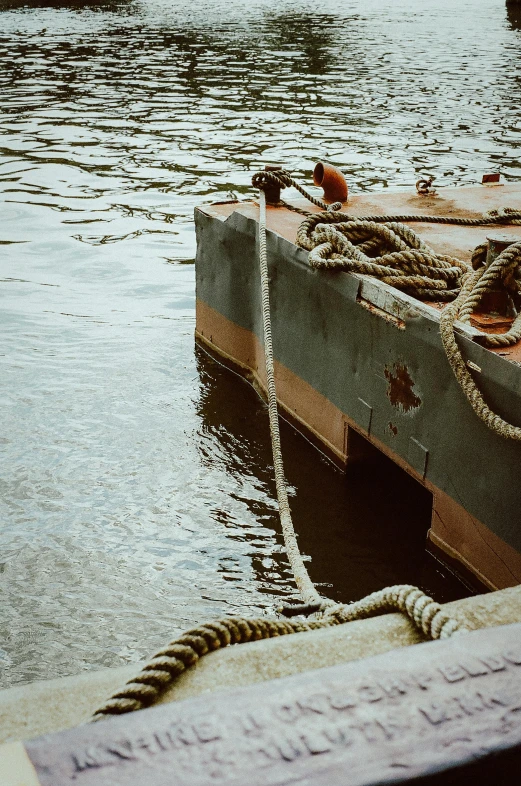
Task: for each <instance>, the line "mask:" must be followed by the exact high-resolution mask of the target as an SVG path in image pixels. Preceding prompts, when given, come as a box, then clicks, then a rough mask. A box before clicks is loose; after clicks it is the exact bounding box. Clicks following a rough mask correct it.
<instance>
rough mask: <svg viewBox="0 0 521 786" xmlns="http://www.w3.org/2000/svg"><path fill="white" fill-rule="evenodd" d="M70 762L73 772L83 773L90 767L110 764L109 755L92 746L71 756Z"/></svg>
mask: <svg viewBox="0 0 521 786" xmlns="http://www.w3.org/2000/svg"><path fill="white" fill-rule="evenodd" d="M72 760H73V763H74V771H75V772H83V770H88V769H90V768H91V767H104V766H105V765H106V764H111V763H112V760H111V757H110V755H109V754H107V752H106V751H104V750H103V749H102V748H99V747H97V746H94V745H93V746H91V747H89V748H86V749H85V750H84V751H81V752H80V753H75V754H73V757H72Z"/></svg>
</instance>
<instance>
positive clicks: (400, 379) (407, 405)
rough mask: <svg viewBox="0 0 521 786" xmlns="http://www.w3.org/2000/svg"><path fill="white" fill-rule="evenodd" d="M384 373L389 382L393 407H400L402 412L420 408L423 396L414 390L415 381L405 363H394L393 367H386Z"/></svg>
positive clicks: (388, 389)
mask: <svg viewBox="0 0 521 786" xmlns="http://www.w3.org/2000/svg"><path fill="white" fill-rule="evenodd" d="M384 374H385V378H386V380H387V381H388V383H389V385H388V387H387V398H388V399H389V401H390V402H391V404H392V405H393V407H396V409H400V410H401V411H402V412H410V410H411V409H418V407H419V406H420V405H421V403H422V402H421V398H420V397H419V396H417V395H416V393H415V392H414V390H413V388H414V382H413V379H412V377H411V375H410V374H409V371H408V369H407V366H405V365H404V364H403V363H394V365H393V366H392V368H389V366H386V367H385V369H384Z"/></svg>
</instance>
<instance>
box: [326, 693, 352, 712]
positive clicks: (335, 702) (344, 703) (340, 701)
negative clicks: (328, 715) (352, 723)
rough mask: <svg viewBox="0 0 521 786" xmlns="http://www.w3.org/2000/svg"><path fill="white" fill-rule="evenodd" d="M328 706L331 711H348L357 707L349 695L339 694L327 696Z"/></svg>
mask: <svg viewBox="0 0 521 786" xmlns="http://www.w3.org/2000/svg"><path fill="white" fill-rule="evenodd" d="M329 706H330V707H331V708H332V709H333V710H349V709H352V708H353V707H356V706H357V702H356V701H355V700H354V698H353V697H352V696H351V695H350V694H349V693H340V694H335V695H333V696H329Z"/></svg>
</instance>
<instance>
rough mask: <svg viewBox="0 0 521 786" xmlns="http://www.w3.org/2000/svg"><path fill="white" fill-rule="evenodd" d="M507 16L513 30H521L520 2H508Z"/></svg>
mask: <svg viewBox="0 0 521 786" xmlns="http://www.w3.org/2000/svg"><path fill="white" fill-rule="evenodd" d="M507 18H508V21H509V23H510V26H511V27H512V30H521V6H520V5H519V3H518V2H510V3H508V2H507Z"/></svg>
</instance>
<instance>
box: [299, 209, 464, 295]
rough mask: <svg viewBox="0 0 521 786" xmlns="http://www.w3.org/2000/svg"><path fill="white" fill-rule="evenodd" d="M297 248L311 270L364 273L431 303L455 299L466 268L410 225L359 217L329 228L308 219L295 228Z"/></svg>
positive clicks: (329, 224) (326, 224) (325, 224)
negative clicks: (306, 253) (303, 252)
mask: <svg viewBox="0 0 521 786" xmlns="http://www.w3.org/2000/svg"><path fill="white" fill-rule="evenodd" d="M297 244H298V245H300V246H301V247H302V248H305V249H307V250H308V251H309V264H310V265H311V267H314V268H318V269H324V268H330V269H331V268H340V269H342V270H345V271H348V272H351V273H364V274H366V275H370V276H375V277H377V278H379V279H380V280H381V281H384V282H385V283H386V284H390V285H391V286H394V287H396V288H398V289H401V290H403V291H405V292H408V293H410V294H414V295H417V296H419V297H425V298H432V299H435V300H453V299H454V298H455V297H456V295H457V294H458V292H459V290H460V287H461V278H462V276H463V274H464V273H467V272H468V271H469V270H470V267H469V266H468V265H466V264H465V263H464V262H461V260H459V259H456V258H455V257H450V256H447V255H445V254H436V252H434V251H433V250H432V249H431V248H430V247H429V246H428V245H427V244H426V243H424V242H423V240H422V239H421V238H420V237H419V235H417V234H416V233H415V232H414V231H413V230H412V229H411V228H410V227H407V226H406V225H405V224H401V223H399V222H394V221H393V222H388V223H386V224H379V223H376V222H375V221H367V220H365V219H363V220H362V219H357V220H353V221H339V222H338V223H335V224H332V223H317V222H314V221H313V222H311V221H309V220H307V221H304V222H303V224H302V225H301V227H300V229H299V232H298V235H297ZM369 253H370V254H371V256H369V255H368V254H369Z"/></svg>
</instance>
